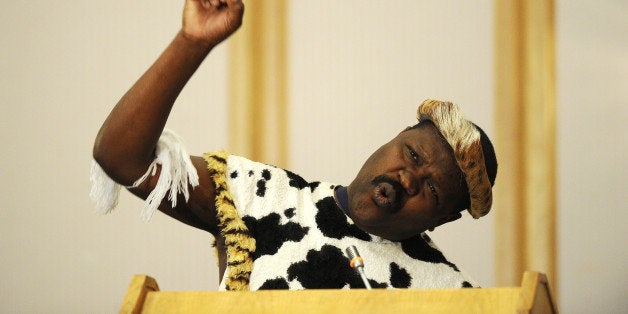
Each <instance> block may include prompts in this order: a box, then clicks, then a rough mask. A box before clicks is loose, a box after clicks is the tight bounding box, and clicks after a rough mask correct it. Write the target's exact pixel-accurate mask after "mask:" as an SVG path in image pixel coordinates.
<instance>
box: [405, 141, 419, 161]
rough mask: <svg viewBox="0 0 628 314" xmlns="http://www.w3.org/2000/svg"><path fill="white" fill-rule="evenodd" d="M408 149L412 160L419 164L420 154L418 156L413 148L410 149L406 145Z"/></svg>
mask: <svg viewBox="0 0 628 314" xmlns="http://www.w3.org/2000/svg"><path fill="white" fill-rule="evenodd" d="M406 147H407V148H408V152H409V153H410V158H412V160H414V162H415V163H417V164H418V163H419V161H420V158H419V154H417V153H416V152H415V151H414V149H412V147H410V146H409V145H406Z"/></svg>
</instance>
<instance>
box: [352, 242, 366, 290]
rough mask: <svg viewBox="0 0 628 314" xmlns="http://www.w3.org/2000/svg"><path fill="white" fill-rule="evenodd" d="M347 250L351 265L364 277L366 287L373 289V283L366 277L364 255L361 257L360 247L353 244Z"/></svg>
mask: <svg viewBox="0 0 628 314" xmlns="http://www.w3.org/2000/svg"><path fill="white" fill-rule="evenodd" d="M346 252H347V255H348V256H349V259H350V260H351V262H350V263H349V266H351V268H353V269H355V270H356V271H357V272H358V274H360V277H361V278H362V281H363V282H364V286H365V287H366V289H368V290H371V284H370V283H369V280H368V279H367V278H366V274H365V273H364V260H363V259H362V257H360V253H358V249H357V248H356V247H355V245H351V246H349V247H348V248H347V249H346Z"/></svg>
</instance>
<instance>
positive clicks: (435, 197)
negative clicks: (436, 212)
mask: <svg viewBox="0 0 628 314" xmlns="http://www.w3.org/2000/svg"><path fill="white" fill-rule="evenodd" d="M427 188H428V189H430V192H432V196H434V199H435V200H436V204H440V199H439V197H438V193H437V192H436V188H435V187H434V185H433V184H432V183H431V182H428V183H427Z"/></svg>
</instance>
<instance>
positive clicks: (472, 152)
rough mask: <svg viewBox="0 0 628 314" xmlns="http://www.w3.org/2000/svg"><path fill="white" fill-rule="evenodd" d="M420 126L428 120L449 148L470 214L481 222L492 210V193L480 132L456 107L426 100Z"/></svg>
mask: <svg viewBox="0 0 628 314" xmlns="http://www.w3.org/2000/svg"><path fill="white" fill-rule="evenodd" d="M417 119H418V120H419V122H421V121H425V120H430V121H432V122H433V123H434V125H435V126H436V128H438V130H439V131H440V133H441V134H442V135H443V137H444V138H445V140H446V141H447V143H449V145H450V146H451V148H452V149H453V151H454V156H455V157H456V163H457V164H458V167H460V170H462V172H463V173H464V176H465V181H466V182H467V188H468V189H469V197H470V204H471V205H470V206H469V208H468V211H469V213H470V214H471V216H473V218H476V219H477V218H480V217H482V216H484V215H486V214H487V213H488V212H489V211H490V210H491V204H492V202H493V196H492V195H493V193H492V186H491V182H490V181H489V177H488V174H487V171H486V165H485V163H484V153H483V152H482V144H481V142H480V132H479V131H478V129H477V128H476V127H475V126H474V125H473V123H471V121H469V120H466V119H465V118H464V117H463V116H462V112H461V110H460V108H458V106H457V105H455V104H453V103H451V102H446V101H439V100H432V99H428V100H426V101H424V102H423V103H422V104H421V105H420V106H419V108H418V109H417Z"/></svg>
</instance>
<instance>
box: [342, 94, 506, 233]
mask: <svg viewBox="0 0 628 314" xmlns="http://www.w3.org/2000/svg"><path fill="white" fill-rule="evenodd" d="M417 118H418V119H419V123H418V124H417V125H415V126H413V127H408V128H406V129H405V130H404V131H402V132H401V133H399V134H398V135H397V136H396V137H395V138H393V139H392V140H391V141H390V142H388V143H386V144H384V145H383V146H382V147H380V148H379V149H378V150H377V151H375V153H373V154H372V155H371V156H370V157H369V158H368V160H367V161H366V162H365V163H364V165H363V166H362V169H360V172H359V173H358V175H357V176H356V178H355V180H354V181H353V182H351V184H350V185H349V187H348V192H349V211H350V213H351V216H352V218H353V220H354V222H355V223H356V224H357V225H358V226H360V227H361V228H362V229H364V230H365V231H367V232H370V233H372V234H376V235H379V236H381V237H384V238H387V239H390V240H403V239H406V238H409V237H411V236H413V235H416V234H418V233H421V232H423V231H426V230H430V229H434V228H436V227H438V226H440V225H442V224H444V223H447V222H450V221H454V220H456V219H458V218H460V217H461V213H460V212H461V211H462V210H464V209H468V210H469V213H471V215H472V216H473V217H474V218H479V217H481V216H483V215H485V214H487V213H488V211H489V210H490V207H491V202H492V192H491V187H492V185H493V183H494V180H495V174H496V172H497V162H496V159H495V153H494V150H493V146H492V144H491V143H490V141H489V140H488V137H487V136H486V134H485V133H484V132H483V131H482V130H481V129H480V128H478V127H477V126H475V125H474V124H473V123H471V122H470V121H468V120H465V119H464V118H463V117H462V114H461V113H460V111H459V109H458V107H457V106H456V105H454V104H452V103H449V102H441V101H435V100H427V101H425V102H423V103H422V104H421V106H419V109H418V111H417Z"/></svg>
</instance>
